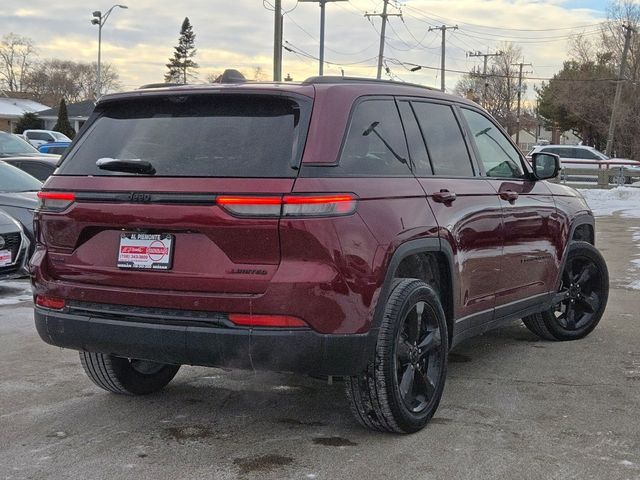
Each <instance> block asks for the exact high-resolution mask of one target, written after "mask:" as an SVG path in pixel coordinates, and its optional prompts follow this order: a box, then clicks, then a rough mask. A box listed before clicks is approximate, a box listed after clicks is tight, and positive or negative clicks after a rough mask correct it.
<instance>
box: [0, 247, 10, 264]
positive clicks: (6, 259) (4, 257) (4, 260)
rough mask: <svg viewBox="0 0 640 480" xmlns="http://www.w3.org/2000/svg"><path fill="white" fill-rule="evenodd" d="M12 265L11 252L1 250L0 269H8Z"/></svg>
mask: <svg viewBox="0 0 640 480" xmlns="http://www.w3.org/2000/svg"><path fill="white" fill-rule="evenodd" d="M10 263H11V250H0V267H6V266H7V265H9V264H10Z"/></svg>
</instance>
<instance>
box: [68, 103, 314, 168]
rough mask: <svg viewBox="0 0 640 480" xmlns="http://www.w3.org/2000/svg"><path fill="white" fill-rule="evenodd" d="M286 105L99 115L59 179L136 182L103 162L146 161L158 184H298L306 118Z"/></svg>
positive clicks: (165, 106)
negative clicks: (275, 180) (291, 180)
mask: <svg viewBox="0 0 640 480" xmlns="http://www.w3.org/2000/svg"><path fill="white" fill-rule="evenodd" d="M306 106H307V105H306V103H304V104H302V103H300V102H297V101H295V100H293V99H291V98H283V97H275V96H264V95H247V94H244V95H232V94H218V95H185V96H172V97H156V98H146V99H137V100H129V101H127V102H126V103H125V102H121V103H114V104H106V105H104V106H103V107H102V108H100V107H98V110H97V111H96V113H97V117H96V119H95V120H94V122H93V123H92V125H91V126H90V127H89V129H88V130H87V132H86V134H85V135H83V137H82V139H81V140H80V142H78V143H77V144H76V146H75V147H74V148H73V150H72V151H71V152H69V155H67V157H66V159H65V160H64V162H63V164H62V166H61V167H60V169H59V170H58V174H59V175H101V176H113V175H136V174H131V173H124V172H113V171H106V170H102V169H99V168H98V167H97V166H96V161H97V160H99V159H101V158H113V159H119V160H144V161H147V162H149V163H151V165H152V166H153V167H154V168H155V171H156V173H155V175H156V176H171V177H295V176H296V174H297V168H298V165H299V161H300V157H301V155H302V148H303V146H304V140H305V135H306V130H307V124H308V117H309V112H308V109H307V108H305V107H306Z"/></svg>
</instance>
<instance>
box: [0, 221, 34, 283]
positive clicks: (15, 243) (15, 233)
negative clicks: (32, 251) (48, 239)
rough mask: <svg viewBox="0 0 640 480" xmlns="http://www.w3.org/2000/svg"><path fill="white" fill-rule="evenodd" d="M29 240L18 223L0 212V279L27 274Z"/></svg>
mask: <svg viewBox="0 0 640 480" xmlns="http://www.w3.org/2000/svg"><path fill="white" fill-rule="evenodd" d="M28 251H29V240H28V239H27V237H26V236H25V235H24V233H23V230H22V227H21V226H20V224H19V223H18V222H17V221H16V220H14V219H13V218H11V217H10V216H9V215H7V214H6V213H2V212H0V280H6V279H8V278H15V277H22V276H25V275H26V274H27V268H26V267H27V260H28V259H29V255H27V252H28Z"/></svg>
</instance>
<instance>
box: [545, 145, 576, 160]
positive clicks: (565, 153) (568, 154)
mask: <svg viewBox="0 0 640 480" xmlns="http://www.w3.org/2000/svg"><path fill="white" fill-rule="evenodd" d="M541 151H542V152H547V153H555V154H556V155H558V156H559V157H560V158H576V157H575V155H574V153H573V149H571V148H553V147H551V148H544V149H542V150H541Z"/></svg>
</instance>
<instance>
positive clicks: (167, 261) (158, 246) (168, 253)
mask: <svg viewBox="0 0 640 480" xmlns="http://www.w3.org/2000/svg"><path fill="white" fill-rule="evenodd" d="M174 249H175V238H174V236H173V235H171V234H169V233H140V232H123V233H121V234H120V241H119V243H118V252H117V261H116V265H117V266H118V268H121V269H123V270H153V271H168V270H171V268H172V267H173V251H174Z"/></svg>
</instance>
